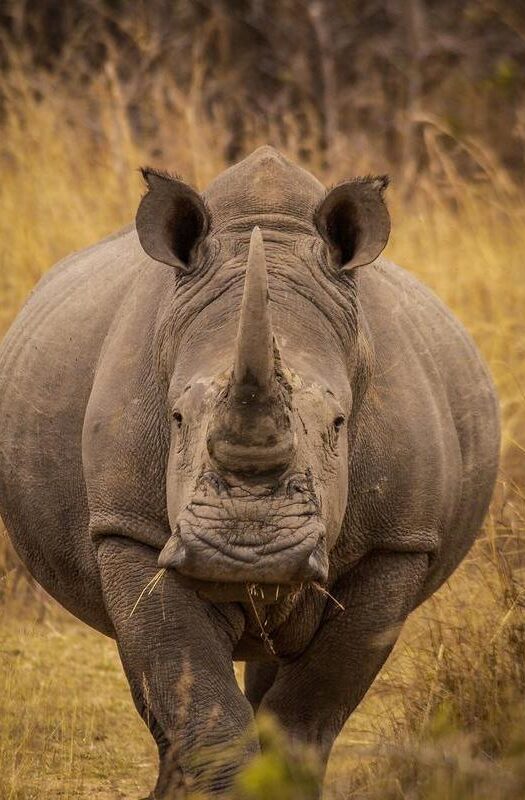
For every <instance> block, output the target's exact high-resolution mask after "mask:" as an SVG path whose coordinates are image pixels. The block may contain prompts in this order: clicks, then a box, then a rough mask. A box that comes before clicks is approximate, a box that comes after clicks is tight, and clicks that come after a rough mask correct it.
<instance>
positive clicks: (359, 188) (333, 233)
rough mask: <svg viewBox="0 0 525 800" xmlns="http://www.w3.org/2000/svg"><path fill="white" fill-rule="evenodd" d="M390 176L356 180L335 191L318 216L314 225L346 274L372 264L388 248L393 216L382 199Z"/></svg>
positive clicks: (318, 212) (316, 215) (328, 196)
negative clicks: (356, 268)
mask: <svg viewBox="0 0 525 800" xmlns="http://www.w3.org/2000/svg"><path fill="white" fill-rule="evenodd" d="M388 184H389V178H388V176H387V175H378V176H376V177H372V176H369V177H366V178H355V179H354V180H351V181H347V182H346V183H341V184H339V186H336V187H335V189H332V190H331V191H330V192H328V194H327V195H326V197H325V198H324V200H323V201H322V202H321V204H320V206H319V208H318V209H317V211H316V213H315V218H314V219H315V224H316V226H317V229H318V231H319V233H320V234H321V236H322V237H323V239H324V240H325V241H326V242H327V243H328V245H329V246H330V251H331V253H332V257H333V259H334V261H335V262H336V263H337V265H338V266H339V267H340V268H341V269H342V270H343V271H345V272H348V271H349V270H352V269H354V267H361V266H363V265H364V264H370V262H371V261H373V260H374V259H375V258H377V256H378V255H379V253H380V252H381V251H382V250H383V248H384V247H385V245H386V243H387V241H388V236H389V234H390V214H389V213H388V209H387V207H386V205H385V202H384V200H383V192H384V191H385V189H386V187H387V186H388Z"/></svg>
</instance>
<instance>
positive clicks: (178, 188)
mask: <svg viewBox="0 0 525 800" xmlns="http://www.w3.org/2000/svg"><path fill="white" fill-rule="evenodd" d="M141 172H142V175H143V177H144V180H145V181H146V185H147V187H148V192H147V193H146V194H145V195H144V197H143V198H142V200H141V201H140V205H139V207H138V210H137V216H136V218H135V224H136V227H137V234H138V237H139V241H140V244H141V245H142V248H143V249H144V250H145V251H146V253H147V254H148V255H149V256H151V258H154V259H155V260H156V261H162V262H163V263H164V264H169V265H170V266H172V267H176V268H177V269H179V270H181V271H183V272H190V271H191V268H190V260H191V254H192V251H193V249H194V248H195V245H196V244H198V243H199V242H200V241H201V239H203V238H204V236H205V235H206V233H207V231H208V227H209V214H208V211H207V210H206V206H205V205H204V202H203V200H202V198H201V196H200V195H199V194H198V193H197V192H196V191H195V190H194V189H192V188H191V186H188V185H187V184H186V183H184V182H183V181H180V180H178V179H177V178H173V177H171V176H170V175H168V174H166V173H163V172H158V171H157V170H154V169H150V168H149V167H145V168H143V169H142V170H141Z"/></svg>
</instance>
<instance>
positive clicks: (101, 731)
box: [0, 70, 525, 800]
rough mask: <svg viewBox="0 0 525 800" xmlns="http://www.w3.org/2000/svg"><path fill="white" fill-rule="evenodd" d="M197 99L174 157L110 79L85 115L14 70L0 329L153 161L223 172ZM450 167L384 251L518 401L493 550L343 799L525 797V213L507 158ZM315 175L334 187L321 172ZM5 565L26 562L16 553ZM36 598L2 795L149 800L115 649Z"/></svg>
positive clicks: (509, 405) (3, 763)
mask: <svg viewBox="0 0 525 800" xmlns="http://www.w3.org/2000/svg"><path fill="white" fill-rule="evenodd" d="M35 88H36V89H37V90H38V99H37V98H36V95H35ZM196 93H198V80H197V79H196V84H195V85H194V86H191V87H190V88H189V90H188V95H187V96H186V97H183V98H179V101H180V102H179V104H178V107H179V109H181V111H179V112H177V113H176V114H174V115H173V116H171V117H170V118H169V119H166V120H164V125H163V131H164V132H163V133H162V141H163V146H162V152H163V156H162V158H161V157H159V156H157V157H155V154H154V153H152V152H151V150H150V149H149V145H148V143H147V142H146V143H142V144H140V145H138V144H136V143H135V142H134V140H133V137H132V135H131V132H130V129H129V127H128V123H127V119H126V116H125V114H124V112H123V110H122V103H121V100H120V99H119V87H118V81H117V80H116V78H115V76H114V75H112V74H111V73H108V74H106V75H105V76H104V79H103V80H102V79H101V80H100V82H99V83H97V84H96V85H95V86H94V88H93V89H91V90H90V93H89V95H88V96H86V97H82V98H81V97H77V98H75V100H74V102H73V100H72V98H71V97H66V96H65V95H64V93H63V92H61V91H59V90H57V87H56V86H55V85H53V84H51V83H50V79H49V78H48V77H44V76H43V75H34V74H33V75H32V76H31V79H29V78H28V77H27V75H25V73H24V72H23V70H18V71H14V72H13V73H12V74H11V76H10V78H9V81H8V83H7V86H6V96H7V101H6V116H5V119H4V122H3V128H2V132H1V138H0V141H1V144H0V161H1V163H2V181H1V183H0V241H1V242H2V250H1V255H0V297H1V300H2V302H1V304H0V333H1V332H2V331H3V330H5V328H6V327H7V325H8V324H9V321H10V320H11V319H12V317H13V316H14V314H15V313H16V310H17V308H18V307H19V306H20V304H21V302H22V301H23V298H24V297H25V296H26V294H27V293H28V291H29V290H30V289H31V287H32V286H33V285H34V283H35V281H36V280H37V279H38V277H39V276H40V275H41V274H42V273H43V272H44V271H45V270H46V269H47V268H48V267H49V266H50V265H51V264H52V263H53V262H55V261H56V260H57V259H58V258H60V257H61V256H63V255H65V254H67V253H68V252H70V251H71V250H73V249H79V248H81V247H83V246H85V245H87V244H90V243H92V242H94V241H96V240H97V239H99V238H101V237H102V236H103V235H105V234H107V233H109V232H111V231H112V230H115V229H116V228H118V227H119V226H121V225H122V224H124V223H126V222H128V221H129V220H130V219H131V218H132V215H133V213H134V210H135V207H136V204H137V200H138V198H139V196H140V192H141V186H140V180H139V177H138V173H137V171H136V168H137V167H138V165H139V164H141V163H144V162H148V163H152V162H153V163H154V164H157V165H159V166H165V167H168V168H170V169H173V170H175V171H177V172H178V173H180V174H182V175H183V176H184V177H185V178H187V179H188V180H189V181H191V182H193V183H194V184H195V185H197V186H199V187H202V186H203V185H204V184H205V183H206V182H207V181H208V180H209V179H210V178H211V177H213V175H214V174H215V173H216V172H218V171H219V170H220V169H221V168H222V167H223V166H224V165H223V164H222V162H221V158H220V156H219V155H217V154H218V153H219V152H220V149H219V148H217V147H214V143H217V142H221V143H222V142H223V141H224V140H225V136H226V134H225V131H224V128H223V126H222V125H221V121H220V120H218V121H217V123H216V125H215V126H213V125H207V126H206V127H203V126H202V124H201V119H200V117H199V105H198V102H196V100H195V95H196ZM159 102H160V101H159ZM254 130H255V126H254ZM282 130H287V133H286V136H285V137H284V134H283V133H282ZM264 140H270V141H272V143H274V144H276V145H277V146H280V147H281V148H282V149H283V150H285V151H286V152H288V153H289V154H290V155H291V156H296V155H297V152H298V150H299V146H300V141H299V137H298V136H297V134H296V133H294V130H293V128H292V127H289V128H288V129H287V128H286V120H284V124H283V126H282V127H281V133H280V134H277V133H276V131H274V130H271V129H270V128H269V127H268V126H266V127H265V126H264V123H261V125H260V127H259V128H258V130H257V133H256V134H255V133H254V136H253V144H254V146H255V145H256V144H260V143H261V141H264ZM337 148H338V150H337V151H338V156H339V164H340V168H338V169H337V172H336V173H334V174H330V175H324V178H325V179H326V182H327V183H330V182H331V181H333V180H334V179H336V178H338V177H342V176H345V175H348V174H352V173H355V172H366V171H368V170H374V171H377V170H378V169H381V167H383V168H384V166H385V165H378V164H375V163H373V160H370V161H363V157H361V160H360V161H359V162H357V160H356V158H355V156H354V154H353V153H352V149H351V143H347V142H338V143H337ZM433 158H434V159H436V160H439V163H440V174H443V173H445V174H448V177H449V180H448V182H447V183H446V185H442V186H440V188H439V189H436V187H435V184H434V182H433V181H432V180H430V179H428V178H427V179H421V181H420V183H419V184H417V185H416V187H415V188H414V189H413V190H412V192H411V196H410V197H408V198H407V197H406V196H403V193H402V189H403V184H402V182H400V181H398V182H397V185H396V184H394V186H393V188H392V190H391V191H390V203H391V208H392V213H393V220H394V225H393V235H392V240H391V244H390V245H389V249H388V251H387V254H388V255H389V256H390V257H391V258H392V259H393V260H395V261H398V262H399V263H401V264H402V265H404V266H406V267H408V268H409V269H411V270H413V271H414V272H415V273H416V274H418V275H420V276H421V277H422V278H423V280H425V281H426V282H427V283H428V284H429V285H430V286H432V287H433V288H434V289H435V291H436V292H437V293H438V294H439V295H440V296H441V297H442V298H443V299H444V300H445V301H446V302H447V303H448V304H449V305H450V306H451V307H452V308H453V310H454V311H455V312H456V313H457V314H458V315H459V317H460V318H461V319H462V320H463V321H464V322H465V324H466V325H467V327H468V328H469V330H470V331H471V332H472V333H473V334H474V336H475V338H476V340H477V342H478V344H479V346H480V348H481V349H482V351H483V353H484V354H485V357H486V359H487V361H488V363H489V365H490V368H491V370H492V372H493V374H494V376H495V379H496V382H497V385H498V388H499V391H500V396H501V404H502V413H503V423H504V425H503V428H504V441H503V467H502V472H501V480H500V483H499V488H498V496H497V502H496V503H495V505H494V510H493V514H492V517H491V519H490V521H489V523H488V525H487V526H486V530H485V533H484V538H483V540H482V541H480V542H479V543H478V545H477V546H476V548H475V549H474V551H473V553H472V554H471V556H470V557H469V559H468V560H467V562H465V564H464V565H462V567H461V568H460V569H459V570H458V572H457V573H456V574H455V575H454V576H453V578H452V579H451V581H450V582H449V583H448V584H447V585H446V586H445V587H443V588H442V589H441V591H440V592H439V593H438V594H437V595H436V596H435V597H434V598H433V599H432V600H431V601H429V602H428V603H427V604H426V605H425V606H424V607H423V608H422V609H420V610H418V612H416V614H414V615H413V617H412V618H411V620H410V622H409V624H408V625H407V626H406V629H405V631H404V633H403V635H402V639H401V642H400V644H399V646H398V647H397V648H396V651H395V653H394V656H393V658H392V659H391V660H390V661H389V663H388V665H387V667H386V668H385V670H384V671H383V673H382V675H381V677H380V678H379V680H378V681H377V682H376V684H375V685H374V687H373V689H372V690H371V692H370V693H369V695H368V697H367V699H366V700H365V702H364V703H363V705H362V706H361V708H360V709H359V710H358V712H357V713H356V714H355V715H354V717H353V718H352V720H351V721H350V723H349V724H348V726H347V728H346V729H345V731H344V733H343V735H342V736H341V737H340V740H339V742H338V744H337V746H336V749H335V752H334V756H333V759H332V763H331V768H330V773H329V780H328V785H329V796H330V797H331V798H334V800H335V799H336V798H340V799H341V800H343V798H344V800H346V798H349V797H353V798H369V800H379V798H381V800H390V798H392V800H393V798H396V800H397V798H399V799H400V800H401V799H402V798H405V799H407V798H410V800H437V798H439V799H440V800H442V799H443V798H444V800H474V798H476V800H478V798H485V797H487V798H495V800H514V799H515V798H516V799H517V798H518V797H520V796H524V795H525V766H524V753H525V741H524V739H523V728H524V724H523V723H524V720H525V709H524V696H525V676H524V659H525V607H524V604H525V598H524V583H525V577H524V568H525V555H524V549H525V548H524V544H523V542H524V538H523V521H524V514H525V502H524V500H525V497H524V494H523V491H522V490H521V489H520V487H522V486H524V485H525V480H524V470H523V448H524V447H525V395H524V392H525V352H524V350H525V336H524V330H523V328H524V324H525V318H524V316H523V309H524V308H525V279H524V278H523V253H525V224H524V222H525V201H524V198H523V197H522V196H521V195H520V194H519V192H518V191H517V190H516V189H515V188H513V187H512V184H511V182H510V181H509V179H508V177H507V176H506V175H503V174H501V173H497V172H494V171H491V167H490V159H485V162H486V169H485V175H486V181H485V182H484V183H482V184H479V185H476V186H472V185H467V184H465V183H464V182H463V181H462V180H461V177H460V176H459V175H458V174H457V173H455V172H454V171H453V166H452V165H451V164H448V162H447V160H446V156H445V155H444V153H442V152H440V151H439V149H438V147H437V144H436V145H435V152H434V153H433ZM307 166H310V168H312V169H314V171H316V172H317V173H318V174H319V175H320V176H321V177H323V175H322V171H321V168H320V162H319V163H311V164H309V165H307ZM386 166H387V165H386ZM0 563H3V564H4V568H5V569H7V568H8V567H9V566H10V564H11V557H10V556H9V555H8V553H7V548H6V546H5V545H2V544H1V542H0ZM9 581H11V583H12V581H13V577H11V578H10V579H9ZM9 581H8V582H7V583H6V582H5V581H4V587H7V588H9ZM21 586H22V584H19V586H18V590H17V591H16V592H14V593H13V592H11V593H10V592H9V591H7V592H5V594H6V595H7V598H6V599H4V602H3V604H1V605H0V615H1V616H0V687H1V688H0V798H1V799H2V800H4V798H5V799H6V800H7V799H8V798H9V800H14V799H15V798H16V800H29V798H37V797H38V798H39V800H46V799H47V798H49V799H50V798H52V797H53V798H56V797H62V798H87V797H100V798H102V797H107V798H110V797H124V796H128V795H129V796H137V797H138V796H140V793H141V792H142V793H145V790H146V789H147V788H148V787H149V786H150V784H151V780H152V778H153V773H154V751H153V748H152V746H151V743H150V741H149V737H148V735H147V734H146V732H145V730H144V728H143V726H142V724H141V723H140V721H139V719H138V717H137V715H136V712H135V711H134V709H133V708H132V705H131V701H130V699H129V696H128V692H127V688H126V685H125V680H124V677H123V675H122V673H121V670H120V667H119V665H118V659H117V655H116V652H115V648H114V646H113V644H112V643H111V642H109V641H107V640H105V639H103V638H102V637H100V636H98V635H97V634H95V633H93V632H91V631H89V630H88V629H87V628H85V627H83V626H82V625H81V624H80V623H78V622H76V621H74V620H72V619H71V618H70V617H68V616H67V615H66V614H65V612H62V611H60V610H58V609H56V608H54V607H53V608H52V609H51V610H50V611H48V613H47V616H46V617H45V619H44V621H43V622H42V621H38V620H37V617H38V610H39V607H40V603H41V600H40V599H38V600H37V601H35V600H29V601H24V602H23V603H22V601H21V599H20V598H21V592H20V589H21ZM265 765H266V766H265ZM265 765H264V764H263V767H262V768H261V769H262V772H261V769H260V770H259V771H258V772H256V773H254V777H253V781H254V786H255V783H257V782H258V783H257V786H258V787H259V788H258V789H255V788H254V794H253V796H254V798H255V797H256V798H258V799H259V800H262V798H264V797H275V796H282V797H284V796H285V795H284V790H278V789H276V784H277V783H278V782H279V781H285V780H287V778H286V775H287V773H286V771H285V770H283V769H282V765H279V761H278V757H277V756H275V759H274V761H271V760H270V761H267V762H265ZM261 775H262V777H261ZM288 777H289V776H288ZM279 792H281V793H280V795H279ZM272 793H273V794H272ZM289 796H290V797H292V796H293V794H291V793H290V794H289Z"/></svg>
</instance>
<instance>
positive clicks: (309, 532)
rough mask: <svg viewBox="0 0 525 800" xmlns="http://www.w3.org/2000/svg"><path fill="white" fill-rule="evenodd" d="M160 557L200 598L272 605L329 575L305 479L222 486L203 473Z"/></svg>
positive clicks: (321, 531) (313, 498) (322, 538)
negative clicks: (248, 600)
mask: <svg viewBox="0 0 525 800" xmlns="http://www.w3.org/2000/svg"><path fill="white" fill-rule="evenodd" d="M203 478H204V479H203V480H201V484H200V487H199V491H198V492H197V493H196V495H195V496H194V497H193V498H192V501H191V502H190V503H189V504H188V505H187V506H186V508H185V509H184V510H183V512H182V513H181V515H180V516H179V518H178V521H177V526H176V529H175V531H174V533H173V535H172V536H171V537H170V539H169V540H168V542H167V544H166V545H165V547H164V549H163V550H162V551H161V554H160V556H159V566H161V567H171V568H173V569H175V570H176V571H177V572H178V573H179V575H180V576H181V578H183V579H185V581H186V583H187V584H188V585H192V586H193V588H196V589H197V591H199V592H201V593H204V594H205V595H208V596H209V595H210V593H211V594H213V595H220V596H221V597H222V596H227V597H229V599H240V598H241V597H242V598H244V597H245V596H246V595H247V593H249V594H250V595H251V596H252V597H253V596H254V595H256V596H257V599H258V600H259V601H260V602H263V603H272V602H276V601H278V599H279V597H280V596H281V597H282V596H284V595H286V594H287V593H289V592H290V591H293V590H294V589H295V588H297V587H298V586H299V585H300V584H302V583H308V582H311V581H321V582H324V581H325V580H326V578H327V573H328V555H327V551H326V543H325V541H326V540H325V527H324V524H323V522H322V520H321V518H320V515H319V503H318V501H317V498H316V496H315V494H314V493H313V491H312V489H311V486H310V484H311V479H309V477H308V476H304V475H301V476H297V475H295V476H293V477H292V478H290V479H288V480H287V481H286V483H285V484H284V485H283V484H281V485H279V486H255V487H245V486H233V487H232V486H227V485H226V484H225V483H224V482H223V481H218V480H217V476H210V474H209V473H208V474H206V475H205V476H203Z"/></svg>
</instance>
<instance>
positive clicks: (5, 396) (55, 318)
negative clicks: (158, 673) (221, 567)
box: [0, 228, 145, 631]
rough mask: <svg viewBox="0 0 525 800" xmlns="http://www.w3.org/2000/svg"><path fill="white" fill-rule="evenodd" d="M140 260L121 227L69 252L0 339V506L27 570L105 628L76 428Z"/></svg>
mask: <svg viewBox="0 0 525 800" xmlns="http://www.w3.org/2000/svg"><path fill="white" fill-rule="evenodd" d="M144 260H145V257H144V255H143V254H142V251H141V250H140V248H139V245H138V242H137V238H136V234H135V232H134V229H130V228H128V229H125V230H124V231H121V232H120V233H118V234H115V235H114V236H111V237H109V238H108V239H106V240H104V241H102V242H100V243H99V244H97V245H95V246H94V247H91V248H89V249H88V250H84V251H82V252H79V253H75V254H73V255H72V256H69V257H68V258H66V259H64V260H63V261H61V262H60V263H59V264H57V265H56V266H55V267H54V268H53V269H52V270H51V271H50V272H49V273H48V274H47V275H46V276H44V278H43V279H42V280H41V281H40V283H39V284H38V285H37V286H36V287H35V289H34V291H33V292H32V294H31V295H30V297H29V298H28V300H27V302H26V303H25V305H24V307H23V308H22V310H21V311H20V313H19V315H18V317H17V318H16V320H15V321H14V323H13V324H12V326H11V328H10V330H9V331H8V333H7V335H6V337H5V339H4V341H3V342H2V345H1V346H0V419H1V425H2V436H1V437H0V512H1V514H2V517H3V518H4V521H5V523H6V526H7V528H8V531H9V533H10V536H11V539H12V541H13V544H14V546H15V548H16V550H17V552H18V553H19V555H20V556H21V558H22V560H23V561H24V562H25V563H26V564H27V565H28V567H29V569H30V571H31V572H32V574H33V575H34V577H35V578H36V579H37V580H38V581H39V582H40V583H41V584H42V585H43V586H44V587H45V588H46V590H47V591H49V592H50V593H51V594H52V595H53V596H55V597H56V598H57V599H58V600H59V601H60V602H61V603H63V605H65V606H66V607H67V608H69V609H70V610H71V611H73V612H74V613H75V614H77V615H78V616H80V617H81V618H83V619H84V620H85V621H87V622H88V623H90V624H93V625H94V626H95V627H98V628H102V629H104V630H106V631H107V630H108V627H109V622H108V621H107V618H106V614H105V611H104V609H103V605H102V600H101V594H100V588H99V578H98V570H97V568H96V565H95V561H94V552H93V548H92V544H91V541H90V540H89V537H88V535H87V520H88V510H87V503H86V491H85V486H84V478H83V473H82V454H81V438H82V427H83V422H84V414H85V408H86V404H87V402H88V399H89V396H90V392H91V388H92V383H93V376H94V374H95V369H96V364H97V361H98V358H99V354H100V351H101V349H102V347H103V344H104V341H105V339H106V335H107V332H108V329H109V328H110V326H111V324H112V322H113V320H114V318H115V315H116V314H118V309H119V307H120V305H121V303H122V301H123V299H124V298H125V297H126V295H127V294H128V293H129V291H130V287H132V286H133V282H134V279H135V277H136V275H137V273H138V272H139V270H140V268H141V266H142V265H143V264H144Z"/></svg>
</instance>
